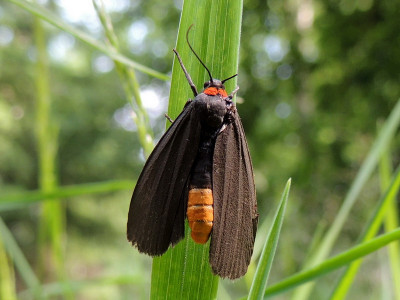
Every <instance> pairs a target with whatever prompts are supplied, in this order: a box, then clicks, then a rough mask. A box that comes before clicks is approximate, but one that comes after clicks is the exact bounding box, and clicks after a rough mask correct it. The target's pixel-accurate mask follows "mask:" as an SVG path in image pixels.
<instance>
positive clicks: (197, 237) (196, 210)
mask: <svg viewBox="0 0 400 300" xmlns="http://www.w3.org/2000/svg"><path fill="white" fill-rule="evenodd" d="M188 198H189V199H188V207H187V212H186V215H187V218H188V221H189V227H190V229H191V230H192V233H191V236H192V239H193V240H194V241H195V242H196V243H198V244H205V243H206V242H207V241H208V238H209V236H210V233H211V229H212V226H213V221H214V209H213V204H214V199H213V195H212V190H211V189H199V188H195V189H191V190H189V197H188Z"/></svg>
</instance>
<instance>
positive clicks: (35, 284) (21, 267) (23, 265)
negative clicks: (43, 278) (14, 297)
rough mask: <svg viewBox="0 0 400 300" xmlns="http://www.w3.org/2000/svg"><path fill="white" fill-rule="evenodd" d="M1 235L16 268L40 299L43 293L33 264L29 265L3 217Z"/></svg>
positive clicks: (0, 221) (0, 225)
mask: <svg viewBox="0 0 400 300" xmlns="http://www.w3.org/2000/svg"><path fill="white" fill-rule="evenodd" d="M0 237H1V239H2V240H3V244H4V247H5V249H6V251H7V253H8V255H9V257H11V259H12V261H13V262H14V264H15V266H16V268H17V269H18V271H19V274H20V275H21V278H22V280H23V281H24V282H25V284H26V285H27V286H28V288H29V289H31V290H32V291H33V294H34V295H36V296H37V298H38V299H39V298H40V295H42V291H41V286H40V282H39V279H38V278H37V277H36V275H35V273H34V272H33V270H32V269H31V266H30V265H29V263H28V261H27V260H26V258H25V256H24V254H23V253H22V250H21V249H20V248H19V246H18V244H17V242H16V241H15V239H14V237H13V235H12V233H11V232H10V231H9V230H8V228H7V226H6V224H4V222H3V219H2V218H0Z"/></svg>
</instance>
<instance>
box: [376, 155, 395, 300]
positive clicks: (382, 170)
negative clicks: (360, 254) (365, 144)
mask: <svg viewBox="0 0 400 300" xmlns="http://www.w3.org/2000/svg"><path fill="white" fill-rule="evenodd" d="M391 173H392V166H391V156H390V151H385V153H384V154H383V155H382V158H381V161H380V164H379V174H380V178H381V190H382V192H384V191H385V190H386V189H387V188H388V187H389V184H390V177H391ZM398 214H399V210H398V208H397V203H396V201H392V202H390V204H389V208H388V209H387V213H386V218H385V223H384V224H385V231H386V232H389V231H392V230H394V229H396V228H398V227H399V220H398ZM399 253H400V243H399V242H398V241H397V242H393V243H390V245H389V246H388V254H389V265H390V270H391V274H392V278H391V279H392V280H391V281H392V285H391V287H392V290H393V295H394V299H396V300H400V284H398V283H399V282H400V257H399Z"/></svg>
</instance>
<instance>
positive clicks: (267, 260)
mask: <svg viewBox="0 0 400 300" xmlns="http://www.w3.org/2000/svg"><path fill="white" fill-rule="evenodd" d="M290 184H291V179H289V180H288V182H287V183H286V186H285V189H284V191H283V193H282V198H281V201H280V203H279V206H278V209H277V211H276V214H275V218H274V220H273V223H272V227H271V230H270V232H269V234H268V237H267V239H266V241H265V244H264V248H263V251H262V253H261V257H260V260H259V262H258V265H257V270H256V274H255V275H254V280H253V283H252V285H251V288H250V292H249V295H248V298H247V299H252V300H253V299H263V298H264V294H265V289H266V288H267V282H268V276H269V272H270V270H271V266H272V261H273V260H274V256H275V251H276V247H277V245H278V239H279V234H280V232H281V228H282V223H283V217H284V215H285V208H286V203H287V200H288V197H289V191H290Z"/></svg>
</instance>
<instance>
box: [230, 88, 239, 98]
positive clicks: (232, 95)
mask: <svg viewBox="0 0 400 300" xmlns="http://www.w3.org/2000/svg"><path fill="white" fill-rule="evenodd" d="M238 90H239V87H238V86H237V87H236V89H234V90H233V92H232V93H230V94H229V96H228V98H229V99H230V100H232V98H233V97H234V96H235V94H236V93H237V92H238Z"/></svg>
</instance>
